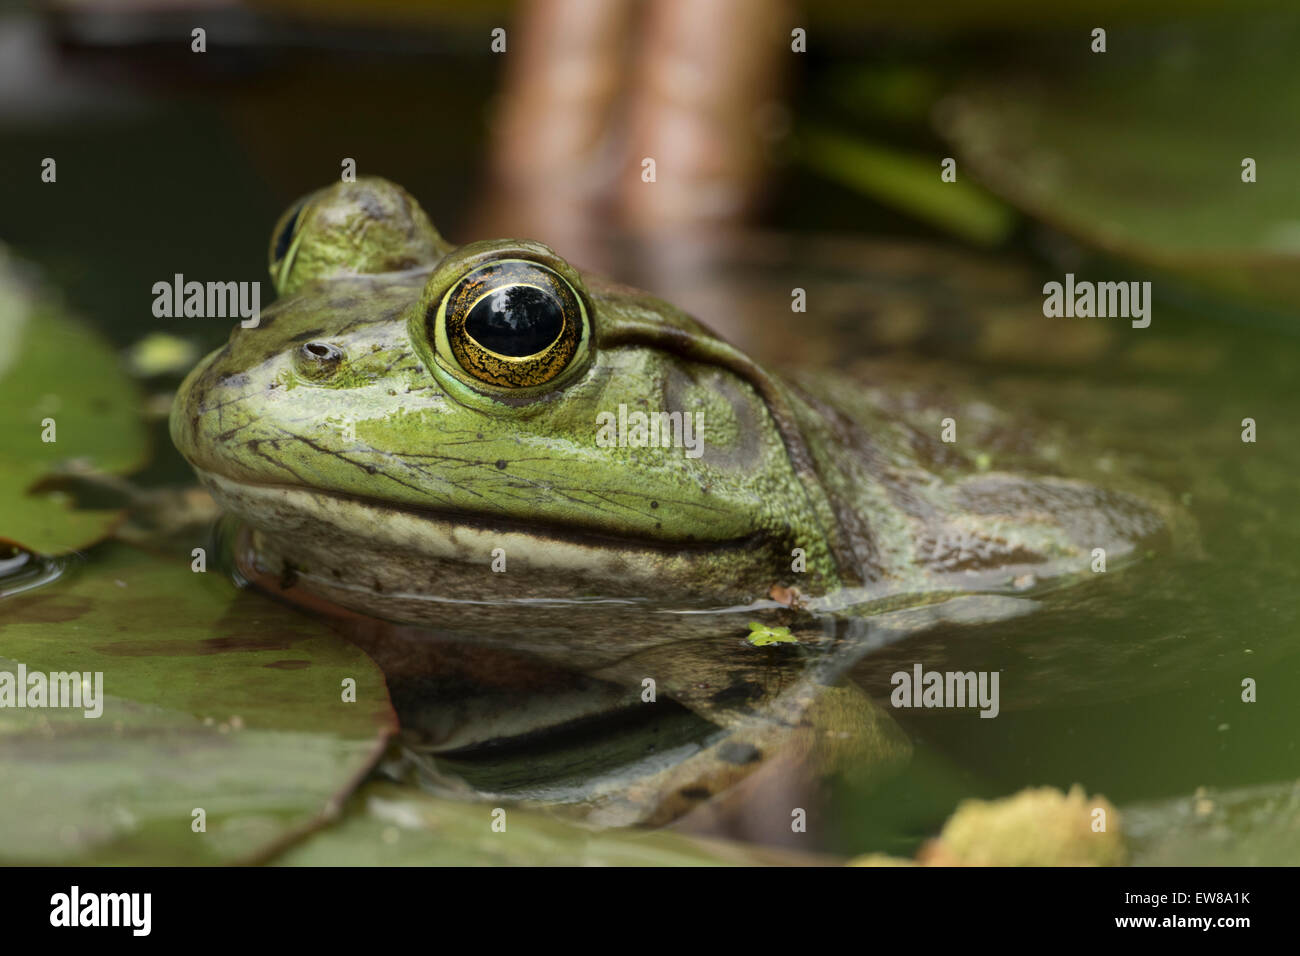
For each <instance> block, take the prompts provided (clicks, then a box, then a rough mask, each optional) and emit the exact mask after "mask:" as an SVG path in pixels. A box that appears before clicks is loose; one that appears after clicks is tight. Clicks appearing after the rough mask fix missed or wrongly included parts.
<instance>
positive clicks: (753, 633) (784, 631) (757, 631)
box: [745, 621, 799, 647]
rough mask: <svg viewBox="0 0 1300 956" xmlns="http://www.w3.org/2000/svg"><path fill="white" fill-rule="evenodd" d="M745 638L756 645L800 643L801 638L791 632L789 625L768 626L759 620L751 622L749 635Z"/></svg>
mask: <svg viewBox="0 0 1300 956" xmlns="http://www.w3.org/2000/svg"><path fill="white" fill-rule="evenodd" d="M745 639H746V640H747V641H749V643H750V644H752V645H753V646H754V647H768V646H770V645H772V644H798V643H799V639H798V638H797V637H795V636H794V635H792V634H791V633H790V629H789V628H788V627H768V626H767V625H766V624H760V623H758V621H750V622H749V636H748V637H747V638H745Z"/></svg>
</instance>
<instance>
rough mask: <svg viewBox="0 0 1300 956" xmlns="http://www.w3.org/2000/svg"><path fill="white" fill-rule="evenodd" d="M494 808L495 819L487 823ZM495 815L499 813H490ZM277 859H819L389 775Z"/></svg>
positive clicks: (387, 862) (400, 862)
mask: <svg viewBox="0 0 1300 956" xmlns="http://www.w3.org/2000/svg"><path fill="white" fill-rule="evenodd" d="M495 810H504V812H505V816H504V824H505V829H504V830H500V829H499V827H500V824H498V830H494V829H493V822H494V814H493V811H495ZM495 819H497V820H500V819H501V817H500V814H497V815H496V817H495ZM274 862H275V863H277V864H280V865H285V866H342V865H349V866H485V865H496V866H738V865H769V866H770V865H773V864H777V863H785V864H791V863H802V864H808V863H826V862H831V861H829V860H827V859H824V858H820V857H814V856H810V855H805V854H800V853H795V852H793V851H786V850H769V849H762V848H755V847H747V846H741V845H739V844H734V843H729V842H725V841H721V840H702V839H696V838H692V837H688V836H684V835H682V834H679V833H672V832H670V831H666V830H659V831H647V830H597V829H592V828H590V827H584V826H579V825H577V824H574V823H570V822H567V821H565V820H562V819H559V818H557V817H554V816H550V815H548V814H544V813H538V812H536V811H530V810H521V809H516V808H513V807H500V808H498V807H494V806H492V805H490V804H482V803H461V802H458V801H451V800H441V799H438V798H435V797H432V796H429V795H427V794H424V793H421V792H419V791H418V790H413V789H409V788H406V787H399V786H397V785H394V784H389V783H374V784H370V785H368V786H367V787H365V788H364V789H363V790H361V791H360V792H359V793H358V795H357V798H356V799H355V800H354V801H353V802H352V804H351V805H350V807H349V812H348V813H347V815H346V816H345V817H344V819H343V820H341V821H340V822H338V823H336V824H334V825H333V826H331V827H329V828H328V829H325V830H323V831H321V832H319V833H317V834H315V835H314V836H313V837H312V838H311V839H310V840H308V841H305V842H304V843H303V844H301V845H300V846H296V847H293V848H292V849H290V850H289V851H288V852H286V853H285V854H284V855H283V856H281V857H279V858H278V859H276V860H275V861H274Z"/></svg>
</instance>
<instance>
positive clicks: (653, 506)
mask: <svg viewBox="0 0 1300 956" xmlns="http://www.w3.org/2000/svg"><path fill="white" fill-rule="evenodd" d="M650 507H651V508H658V507H659V502H657V501H652V502H650Z"/></svg>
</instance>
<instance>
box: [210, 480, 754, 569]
mask: <svg viewBox="0 0 1300 956" xmlns="http://www.w3.org/2000/svg"><path fill="white" fill-rule="evenodd" d="M195 471H196V472H197V474H198V477H199V480H200V481H201V482H202V483H203V484H204V485H205V486H206V487H207V488H208V490H209V491H210V492H212V494H213V496H214V497H215V498H216V499H217V501H218V503H219V504H222V505H224V506H225V507H226V510H229V511H231V512H233V513H234V514H236V515H237V516H239V517H241V518H243V519H244V520H245V521H248V522H249V523H251V524H253V525H255V526H257V525H258V524H259V522H258V520H257V519H256V518H254V517H252V515H257V516H260V517H261V518H263V519H270V522H269V523H270V525H271V526H272V528H275V527H279V528H285V529H289V528H293V527H295V526H301V525H303V524H305V523H307V522H311V523H313V525H314V529H313V531H314V533H317V534H318V533H319V531H318V530H316V529H319V528H320V527H322V526H323V527H327V528H330V529H334V530H343V533H345V534H347V535H350V536H358V537H361V536H364V537H366V538H369V539H377V540H386V541H389V542H390V543H392V544H395V545H400V544H403V543H405V544H408V545H409V546H411V548H412V549H413V550H416V551H429V550H431V549H434V550H436V549H437V547H438V545H440V544H441V545H444V548H443V550H444V551H446V552H447V553H445V554H441V555H437V556H439V557H445V558H451V559H459V558H463V557H464V555H465V554H468V553H471V552H472V553H474V554H475V555H476V556H480V555H482V556H486V555H488V554H490V552H491V548H488V549H487V550H482V546H484V545H492V546H493V547H506V549H507V551H509V550H510V548H509V545H508V544H507V543H506V542H507V541H508V540H510V539H515V540H516V541H517V542H518V541H519V539H524V540H525V541H528V542H536V543H541V544H544V545H546V546H550V547H555V548H564V547H568V548H575V549H582V550H583V551H584V552H589V551H592V550H599V551H604V552H608V553H611V554H612V553H621V554H629V553H633V552H639V553H642V554H646V553H652V554H658V555H664V556H669V555H678V556H681V557H682V558H684V559H686V560H689V559H690V558H692V557H696V558H698V557H703V556H705V555H709V554H715V553H717V552H719V551H744V552H750V553H754V552H757V551H760V550H763V540H762V538H763V536H762V535H761V534H758V533H755V534H750V535H745V536H743V537H740V538H723V539H715V540H695V541H658V540H654V539H647V538H642V537H636V536H634V535H632V534H625V533H620V532H616V531H595V530H589V529H585V528H577V527H573V526H567V525H557V524H555V523H553V522H532V521H529V522H524V521H516V520H511V519H501V518H488V517H484V516H480V515H472V514H466V513H464V512H455V511H440V510H438V509H435V508H421V507H419V506H415V505H408V504H398V503H393V502H389V501H384V500H381V499H376V498H367V497H364V496H362V495H353V494H348V493H347V492H338V491H327V490H323V489H317V488H304V487H299V486H295V485H284V484H272V483H260V482H246V481H240V480H237V479H234V478H230V477H228V476H226V475H222V474H220V473H218V472H214V471H208V470H207V469H204V468H199V467H195ZM344 509H352V513H351V514H348V515H345V514H344V513H343V510H344ZM358 509H360V510H361V512H362V513H361V514H360V515H358V514H357V513H356V512H357V510H358ZM336 510H337V516H338V517H340V518H344V517H346V518H348V519H349V520H348V521H331V520H330V517H331V515H333V514H334V513H335V511H336ZM267 523H268V522H267V521H266V520H263V522H262V524H264V525H265V524H267ZM349 527H357V528H361V529H364V531H352V530H347V529H349ZM267 530H271V529H270V528H268V529H267ZM476 539H477V540H476ZM446 546H450V547H446ZM556 557H562V556H558V555H557V556H556ZM581 563H583V564H586V563H588V562H586V561H583V562H581Z"/></svg>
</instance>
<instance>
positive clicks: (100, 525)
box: [0, 248, 146, 554]
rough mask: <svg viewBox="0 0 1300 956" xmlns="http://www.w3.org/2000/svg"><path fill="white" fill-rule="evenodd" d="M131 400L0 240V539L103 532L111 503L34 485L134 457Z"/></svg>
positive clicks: (92, 343)
mask: <svg viewBox="0 0 1300 956" xmlns="http://www.w3.org/2000/svg"><path fill="white" fill-rule="evenodd" d="M138 409H139V402H138V397H137V395H136V392H135V387H134V386H133V385H132V383H131V381H130V379H129V378H128V377H127V376H126V375H125V374H124V373H123V371H122V370H121V368H120V367H119V364H118V359H117V356H116V354H114V352H113V350H112V349H111V348H110V347H109V346H108V344H107V343H106V342H104V341H103V340H101V339H100V338H99V337H98V336H96V335H95V334H94V333H93V332H91V331H90V330H89V329H87V328H85V327H84V326H82V325H80V324H79V323H77V322H76V321H74V320H73V319H71V318H69V317H68V316H67V315H65V314H63V312H62V311H60V309H59V308H58V307H57V305H55V304H54V303H53V302H52V301H50V300H48V299H45V298H42V297H41V295H40V294H39V293H37V292H36V291H34V290H33V288H32V287H30V286H29V285H28V284H26V283H25V282H24V280H23V279H22V277H20V276H19V274H18V270H17V268H16V267H15V266H14V264H13V263H12V262H11V261H10V260H9V259H8V257H7V254H6V253H5V251H4V249H3V248H0V539H3V540H7V541H10V542H12V543H13V544H16V545H20V546H21V547H23V548H26V549H27V550H29V551H35V552H38V553H41V554H63V553H66V552H69V551H73V550H76V549H78V548H83V547H86V546H87V545H90V544H93V543H94V542H96V541H98V540H100V539H102V538H104V537H105V536H106V535H107V534H108V533H109V532H110V531H111V529H112V527H113V525H114V523H116V522H117V520H118V519H119V518H120V517H121V512H120V511H119V510H115V509H74V508H71V507H69V505H70V501H69V499H68V498H67V496H66V495H64V494H62V493H59V492H38V491H36V490H35V488H36V486H37V485H38V483H39V481H40V479H41V478H43V477H45V476H47V475H49V474H51V473H53V472H56V471H58V470H60V469H64V468H68V467H73V468H76V469H78V470H82V471H86V470H95V471H102V472H110V473H121V472H125V471H129V470H132V469H134V468H138V467H139V466H141V465H142V464H143V463H144V459H145V454H146V442H145V429H144V426H143V425H142V424H141V422H140V420H139V416H138ZM50 438H52V439H53V440H52V441H50V440H47V439H50Z"/></svg>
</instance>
